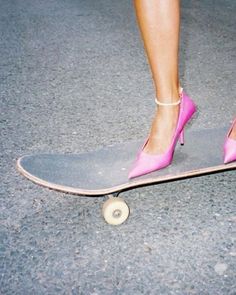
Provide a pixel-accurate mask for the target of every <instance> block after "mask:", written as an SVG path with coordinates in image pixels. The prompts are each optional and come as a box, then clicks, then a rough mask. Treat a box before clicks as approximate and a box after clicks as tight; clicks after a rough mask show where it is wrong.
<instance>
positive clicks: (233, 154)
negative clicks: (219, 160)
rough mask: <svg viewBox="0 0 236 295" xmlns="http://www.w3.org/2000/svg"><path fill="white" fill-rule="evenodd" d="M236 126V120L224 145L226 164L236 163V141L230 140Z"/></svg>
mask: <svg viewBox="0 0 236 295" xmlns="http://www.w3.org/2000/svg"><path fill="white" fill-rule="evenodd" d="M235 124H236V118H235V119H234V121H233V124H232V125H231V127H230V129H229V131H228V134H227V136H226V139H225V143H224V164H227V163H230V162H234V161H236V140H235V139H232V138H230V134H231V132H232V130H233V128H234V126H235Z"/></svg>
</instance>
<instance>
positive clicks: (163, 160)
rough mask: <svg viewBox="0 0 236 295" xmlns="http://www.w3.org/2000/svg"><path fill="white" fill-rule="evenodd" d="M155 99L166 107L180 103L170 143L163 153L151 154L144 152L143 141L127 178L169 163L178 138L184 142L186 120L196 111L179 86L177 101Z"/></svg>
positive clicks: (157, 168) (160, 167)
mask: <svg viewBox="0 0 236 295" xmlns="http://www.w3.org/2000/svg"><path fill="white" fill-rule="evenodd" d="M155 101H156V103H157V105H162V106H167V107H171V106H173V105H178V104H180V109H179V118H178V122H177V126H176V129H175V132H174V135H173V138H172V141H171V144H170V146H169V148H168V149H167V150H166V152H165V153H164V154H161V155H151V154H148V153H146V152H144V148H145V146H146V144H147V142H148V139H147V140H146V141H145V144H144V145H143V147H142V149H141V150H140V151H139V153H138V155H137V158H136V161H135V162H134V165H133V168H132V169H131V171H130V173H129V176H128V177H129V179H130V178H134V177H137V176H141V175H144V174H147V173H150V172H153V171H156V170H159V169H162V168H165V167H167V166H168V165H170V164H171V162H172V159H173V155H174V150H175V146H176V143H177V141H178V139H179V141H180V143H181V144H184V126H185V125H186V124H187V123H188V121H189V120H190V119H191V118H192V116H193V114H194V113H195V111H196V106H195V104H194V102H193V101H192V100H191V98H190V97H188V96H187V94H186V93H185V92H184V91H183V89H182V88H180V100H179V101H177V102H174V103H162V102H160V101H158V100H157V99H156V100H155Z"/></svg>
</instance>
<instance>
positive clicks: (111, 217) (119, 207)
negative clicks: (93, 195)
mask: <svg viewBox="0 0 236 295" xmlns="http://www.w3.org/2000/svg"><path fill="white" fill-rule="evenodd" d="M102 214H103V217H104V219H105V220H106V222H107V223H108V224H112V225H119V224H122V223H123V222H125V220H126V219H127V218H128V216H129V207H128V205H127V204H126V203H125V201H124V200H123V199H121V198H118V197H116V198H114V197H112V198H110V199H108V200H107V201H106V202H105V203H104V204H103V207H102Z"/></svg>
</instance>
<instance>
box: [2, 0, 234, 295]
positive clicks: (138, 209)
mask: <svg viewBox="0 0 236 295" xmlns="http://www.w3.org/2000/svg"><path fill="white" fill-rule="evenodd" d="M0 7H1V9H0V36H1V43H0V56H1V60H0V64H1V67H0V83H1V84H0V109H1V116H0V122H1V125H0V132H1V140H0V147H1V150H0V156H1V161H0V166H1V171H0V177H1V186H0V195H1V243H0V251H1V264H0V265H1V277H0V293H1V294H24V295H25V294H86V295H87V294H93V295H95V294H99V295H100V294H102V295H104V294H129V295H130V294H135V295H137V294H181V295H184V294H212V295H217V294H230V295H233V294H236V283H235V282H236V276H235V273H236V245H235V240H236V200H235V199H236V185H235V183H236V175H235V172H233V171H231V172H227V173H221V174H215V175H211V176H206V177H201V178H193V179H190V180H185V181H179V182H175V183H168V184H162V185H157V186H150V187H145V188H139V189H135V190H131V191H129V192H126V193H125V194H123V197H125V198H126V200H127V202H128V203H129V205H130V207H131V215H130V218H129V220H128V221H127V222H126V223H125V224H123V225H122V226H119V227H112V226H109V225H107V224H106V223H105V222H104V220H103V219H102V218H101V215H100V208H101V206H102V203H103V201H104V200H103V198H86V197H76V196H71V195H66V194H63V193H58V192H55V191H49V190H47V189H44V188H42V187H39V186H37V185H35V184H33V183H31V182H29V181H28V180H26V179H24V178H23V177H22V176H21V175H19V173H18V172H17V171H16V169H15V161H16V159H17V157H19V156H21V155H24V154H29V153H37V152H62V153H68V152H69V153H71V152H72V153H76V152H82V151H90V150H93V149H96V148H97V147H98V146H105V145H107V144H112V143H118V142H124V141H128V140H130V139H138V138H143V137H144V136H145V134H147V132H148V128H149V125H150V121H151V117H152V114H153V107H154V104H153V98H154V94H153V85H152V81H151V76H150V72H149V68H148V64H147V61H146V57H145V55H144V51H143V46H142V42H141V40H140V35H139V32H138V29H137V26H136V22H135V16H134V11H133V7H132V1H126V0H119V1H111V0H100V1H93V0H86V1H85V0H67V1H62V0H57V1H56V0H50V1H46V0H38V1H32V0H24V1H13V0H0ZM235 13H236V2H235V1H229V0H224V1H223V0H217V1H216V0H204V1H195V0H188V1H187V0H184V1H182V31H181V52H180V74H181V81H182V84H183V86H184V88H185V89H186V91H187V92H188V93H189V94H190V96H192V97H193V98H194V100H195V102H196V103H197V105H198V108H199V111H198V116H197V117H196V118H195V120H194V121H193V123H192V124H191V127H190V128H193V129H194V128H198V127H202V128H207V127H209V126H212V127H215V126H218V125H222V124H223V123H224V125H226V124H230V121H231V120H232V119H233V117H234V116H235V112H236V100H235V93H236V84H235V67H236V64H235V47H236V44H235V42H236V41H235V39H236V38H235V37H236V36H235V27H236V21H235ZM127 127H128V128H127Z"/></svg>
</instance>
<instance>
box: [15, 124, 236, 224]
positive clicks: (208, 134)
mask: <svg viewBox="0 0 236 295" xmlns="http://www.w3.org/2000/svg"><path fill="white" fill-rule="evenodd" d="M226 134H227V128H215V129H199V130H194V131H189V130H187V131H186V134H185V138H186V144H185V145H184V146H180V145H178V144H177V146H176V149H175V154H174V159H173V162H172V164H171V165H170V166H168V167H166V168H164V169H161V170H159V171H155V172H152V173H150V174H146V175H144V176H141V177H137V178H133V179H131V180H129V179H128V172H129V170H130V168H131V167H132V164H133V162H134V160H135V157H136V154H137V151H138V150H139V149H140V146H141V145H142V144H143V141H131V142H126V143H121V144H117V145H113V146H107V147H104V148H100V149H98V150H96V151H93V152H88V153H79V154H50V153H49V154H33V155H26V156H23V157H21V158H19V159H18V160H17V168H18V170H19V171H20V172H21V173H22V174H23V175H24V176H25V177H26V178H28V179H30V180H31V181H33V182H35V183H37V184H39V185H42V186H45V187H47V188H50V189H53V190H58V191H62V192H66V193H71V194H77V195H83V196H108V197H109V198H108V200H106V201H105V203H104V204H103V208H102V214H103V217H104V218H105V220H106V221H107V223H109V224H113V225H118V224H122V223H123V222H124V221H125V220H126V219H127V218H128V216H129V207H128V205H127V203H126V202H125V201H124V200H123V199H122V198H120V197H118V195H119V194H120V192H122V191H125V190H128V189H132V188H137V187H139V186H144V185H151V184H158V183H163V182H167V181H175V180H180V179H185V178H190V177H195V176H201V175H206V174H210V173H216V172H221V171H226V170H232V169H236V162H232V163H229V164H223V143H224V140H225V136H226Z"/></svg>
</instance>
